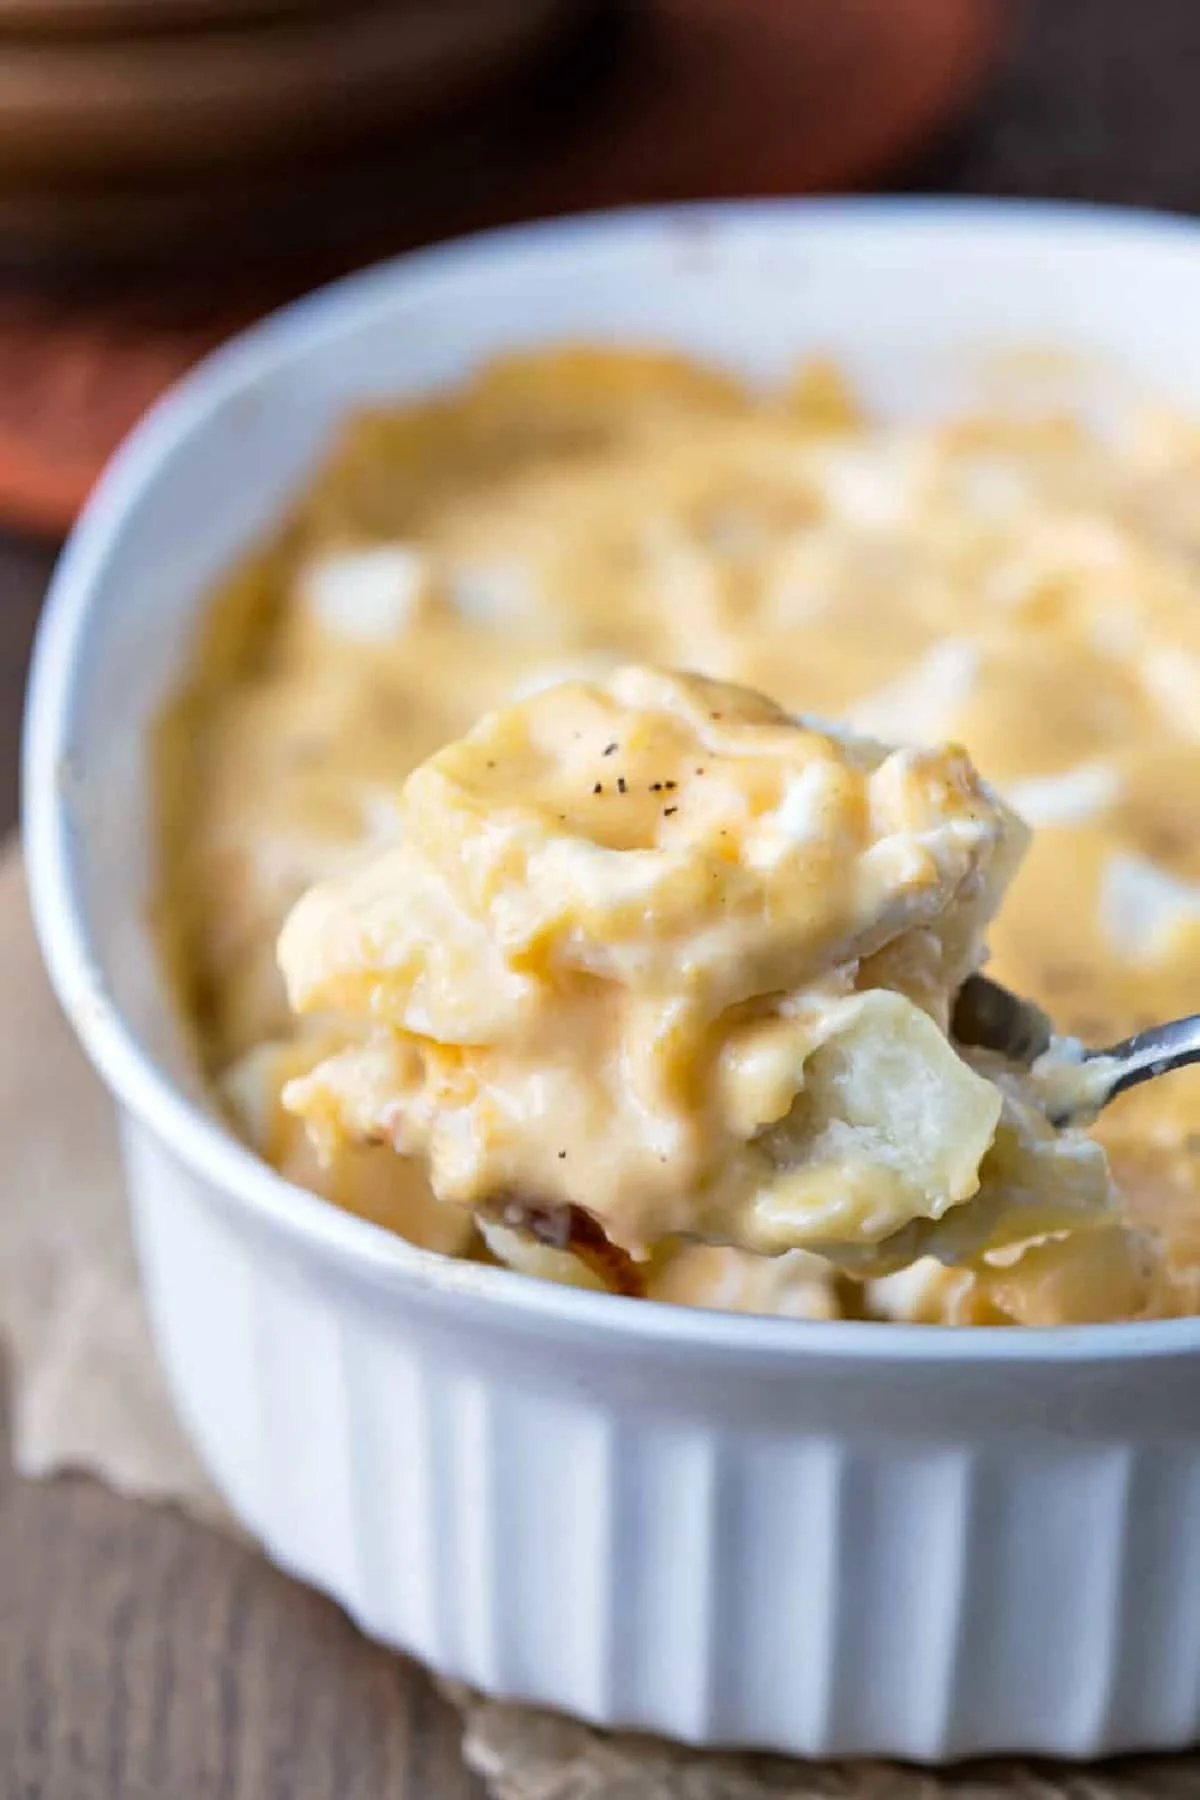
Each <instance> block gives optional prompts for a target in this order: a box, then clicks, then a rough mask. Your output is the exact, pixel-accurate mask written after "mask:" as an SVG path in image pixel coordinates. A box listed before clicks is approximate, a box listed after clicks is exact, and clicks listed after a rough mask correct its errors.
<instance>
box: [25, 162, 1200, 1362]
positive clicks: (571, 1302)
mask: <svg viewBox="0 0 1200 1800" xmlns="http://www.w3.org/2000/svg"><path fill="white" fill-rule="evenodd" d="M793 216H801V217H811V218H812V219H813V220H814V221H815V220H820V221H822V223H823V224H824V226H825V227H826V228H828V227H829V226H831V225H832V226H833V227H834V228H835V229H837V228H846V229H849V230H853V229H855V228H856V227H858V226H861V225H864V224H878V225H893V226H894V225H897V224H900V225H905V224H918V223H920V224H927V225H928V224H935V225H936V224H941V225H947V224H952V223H953V224H963V223H967V222H970V223H973V224H976V225H987V226H990V227H996V226H998V225H1001V224H1005V225H1007V224H1018V223H1019V224H1020V225H1021V226H1022V227H1024V228H1025V229H1029V228H1032V229H1033V230H1034V231H1035V233H1036V232H1038V231H1046V232H1048V233H1054V234H1056V235H1057V234H1062V233H1064V232H1065V233H1068V234H1069V233H1073V232H1080V233H1082V234H1083V235H1087V234H1088V233H1094V232H1095V231H1097V230H1102V231H1104V232H1107V233H1117V234H1119V235H1120V236H1121V237H1123V238H1126V239H1130V238H1133V239H1137V238H1138V237H1144V238H1147V239H1151V240H1154V241H1156V242H1161V241H1163V240H1164V239H1166V238H1169V237H1177V238H1179V239H1180V240H1181V241H1184V242H1188V243H1190V244H1191V245H1192V246H1193V247H1196V248H1200V225H1198V224H1197V223H1196V222H1195V221H1193V220H1190V219H1188V218H1187V217H1185V216H1181V215H1175V214H1172V213H1168V212H1159V211H1147V210H1139V209H1128V210H1127V209H1122V208H1116V207H1107V206H1101V205H1094V204H1090V203H1078V202H1070V201H1067V202H1061V201H1023V200H999V199H997V200H992V199H978V200H976V199H957V198H953V197H949V198H942V197H938V196H921V197H914V198H889V197H884V198H857V197H846V198H842V197H837V198H824V197H814V198H799V199H769V200H738V201H721V202H688V203H681V204H674V205H665V206H647V207H632V208H619V209H613V210H610V211H605V212H597V213H588V214H582V215H579V216H577V217H573V218H569V219H550V220H542V221H536V222H534V223H531V224H525V225H513V226H505V227H501V228H499V229H496V230H492V231H487V232H480V233H476V234H473V235H471V236H470V237H466V238H462V239H458V240H454V241H452V242H449V243H446V244H440V245H435V246H433V247H431V248H428V249H424V250H419V251H414V252H408V253H405V254H403V255H400V256H397V257H394V258H391V259H389V260H388V261H385V262H382V263H379V264H376V265H374V266H372V267H369V268H367V269H364V270H362V271H360V272H358V273H355V274H352V275H349V276H346V277H344V278H343V279H341V280H339V281H336V282H333V283H330V284H328V285H326V286H323V287H321V288H319V289H317V290H316V291H315V292H313V293H311V294H309V295H306V296H304V297H303V298H302V299H300V300H297V301H295V302H293V303H292V304H291V305H289V306H287V307H284V308H281V309H279V310H278V311H276V312H273V313H271V314H269V315H268V316H267V317H266V318H264V319H263V320H261V321H259V322H258V323H257V324H255V325H253V326H251V327H250V328H248V329H247V330H245V331H243V332H241V333H239V334H238V335H237V336H236V337H234V338H233V339H231V340H230V341H229V342H228V343H227V344H224V345H222V346H221V347H219V348H218V349H217V350H215V351H214V352H212V353H211V354H210V355H209V356H207V357H205V358H204V359H203V360H202V361H201V362H199V363H198V364H197V365H196V366H195V367H194V368H193V369H192V370H191V371H189V373H188V374H187V375H185V376H184V377H183V378H182V380H180V381H179V382H177V383H175V384H174V385H173V386H172V387H171V388H170V389H169V390H168V391H167V392H166V393H165V394H164V395H163V396H162V397H161V398H160V399H159V400H158V401H157V402H156V403H155V404H154V405H153V406H152V407H151V408H150V410H149V411H148V412H147V414H146V415H145V417H144V418H143V419H142V421H141V422H140V423H139V424H138V425H137V426H136V427H135V429H134V430H133V432H132V433H131V434H130V435H129V437H128V438H127V439H126V440H125V442H124V444H123V445H122V446H121V447H120V449H119V450H118V452H117V453H116V455H115V457H114V458H113V459H112V461H111V462H110V464H109V465H108V468H107V469H106V471H105V473H104V475H103V476H102V478H101V480H100V482H99V483H98V485H97V487H96V489H95V490H94V492H93V494H92V496H91V498H90V499H89V501H88V503H87V506H86V508H85V510H84V512H83V514H82V516H81V518H80V520H79V521H78V523H77V524H76V527H75V529H74V531H73V532H72V534H71V537H70V539H69V540H68V543H67V545H66V546H65V548H64V550H63V553H62V556H61V557H60V559H59V563H58V566H57V568H56V569H55V572H54V576H53V578H52V581H51V584H50V588H49V591H48V594H47V598H46V604H45V608H44V611H43V616H42V620H41V624H40V628H39V632H38V637H37V642H36V646H35V652H34V658H33V663H32V667H31V672H30V679H29V685H28V695H27V701H26V713H25V731H24V755H23V777H22V814H23V835H24V843H25V853H26V866H27V878H28V882H29V889H30V894H31V900H32V904H33V912H34V919H35V925H36V929H37V933H38V937H39V941H40V943H41V947H42V952H43V955H44V957H45V960H46V964H47V967H48V970H49V973H50V977H51V981H52V983H53V986H54V988H55V991H56V993H57V995H58V998H59V1001H60V1003H61V1005H62V1006H63V1009H64V1011H65V1012H66V1014H67V1016H68V1017H69V1019H70V1021H71V1023H72V1025H73V1027H74V1029H75V1031H76V1033H77V1035H78V1036H79V1038H80V1040H81V1042H82V1043H83V1045H84V1047H85V1049H86V1051H87V1053H88V1055H89V1057H90V1059H91V1061H92V1062H93V1064H94V1066H95V1067H96V1069H97V1071H98V1072H99V1073H100V1075H101V1076H102V1077H103V1079H104V1081H105V1083H106V1085H107V1086H108V1088H109V1089H110V1091H111V1093H112V1094H113V1095H114V1097H115V1098H116V1100H117V1101H118V1102H119V1104H120V1105H121V1106H123V1107H124V1108H125V1109H126V1110H127V1111H128V1112H129V1113H130V1114H131V1115H133V1116H134V1117H135V1118H136V1119H138V1120H139V1121H140V1122H141V1123H142V1124H143V1125H144V1126H145V1127H146V1128H147V1129H149V1130H150V1131H152V1132H153V1133H155V1134H156V1135H158V1136H159V1137H160V1138H161V1139H162V1140H163V1141H164V1142H166V1143H167V1144H169V1145H170V1147H171V1148H172V1150H173V1151H174V1153H175V1154H176V1155H177V1156H178V1157H179V1158H180V1159H181V1161H183V1162H184V1163H185V1164H186V1165H187V1166H188V1167H189V1168H190V1169H191V1170H192V1171H193V1172H194V1173H195V1174H197V1175H199V1176H200V1177H201V1178H203V1179H205V1180H207V1181H208V1182H210V1183H211V1184H212V1186H213V1187H214V1188H215V1189H217V1190H218V1191H219V1193H220V1194H221V1197H222V1199H223V1200H224V1201H225V1202H236V1203H237V1205H238V1206H240V1207H243V1208H245V1209H246V1210H247V1211H248V1212H250V1213H251V1214H253V1215H255V1216H257V1218H258V1219H260V1220H261V1221H263V1222H264V1223H266V1224H268V1225H269V1226H270V1227H271V1228H273V1229H274V1230H276V1231H278V1232H280V1233H282V1234H283V1235H284V1236H285V1237H287V1238H290V1239H292V1240H300V1241H301V1242H302V1244H303V1247H304V1248H305V1249H306V1250H308V1251H309V1252H310V1253H313V1252H315V1253H317V1254H322V1255H323V1254H332V1255H333V1256H334V1257H335V1258H336V1259H337V1260H338V1261H340V1262H342V1263H343V1264H349V1265H350V1266H352V1267H354V1268H355V1269H357V1270H358V1272H360V1273H362V1274H364V1275H367V1276H369V1277H372V1278H375V1279H379V1278H382V1279H384V1280H386V1281H389V1282H394V1281H410V1282H413V1283H416V1284H418V1285H419V1286H420V1287H421V1288H422V1289H423V1290H426V1291H435V1292H436V1291H442V1292H444V1293H446V1294H452V1293H453V1294H458V1295H462V1294H469V1295H470V1296H471V1297H472V1298H473V1299H476V1300H478V1301H479V1302H480V1303H481V1304H484V1305H486V1306H488V1307H490V1308H493V1309H497V1310H502V1311H505V1312H509V1313H511V1312H514V1311H515V1312H517V1313H519V1314H524V1315H527V1316H528V1315H540V1316H541V1317H542V1318H543V1319H545V1318H549V1319H551V1320H556V1321H560V1322H561V1323H562V1324H563V1325H564V1326H566V1327H568V1328H570V1327H585V1326H590V1327H591V1328H593V1329H597V1330H601V1331H603V1332H607V1333H609V1334H612V1335H619V1336H621V1337H624V1338H630V1337H632V1338H635V1339H637V1338H640V1339H643V1340H646V1341H648V1342H649V1341H655V1342H663V1341H666V1342H670V1343H672V1344H675V1345H680V1346H682V1345H691V1346H694V1347H695V1348H696V1349H701V1348H703V1349H705V1350H709V1351H712V1350H720V1349H721V1348H727V1349H729V1350H730V1351H734V1350H736V1351H738V1352H740V1353H742V1354H755V1353H761V1354H763V1355H764V1356H768V1355H769V1356H770V1357H771V1358H772V1359H779V1358H781V1357H783V1358H789V1359H794V1360H795V1361H797V1362H798V1363H804V1362H807V1361H809V1360H810V1359H811V1358H812V1357H817V1358H822V1357H830V1356H840V1357H848V1358H853V1359H855V1360H864V1361H868V1362H869V1361H873V1360H876V1359H882V1360H885V1361H899V1360H903V1361H906V1362H908V1361H915V1362H921V1363H936V1364H945V1365H948V1366H954V1365H957V1364H961V1363H978V1362H981V1361H984V1362H988V1361H995V1362H1003V1363H1011V1362H1016V1363H1030V1362H1049V1363H1055V1364H1062V1363H1079V1364H1081V1365H1085V1366H1086V1365H1088V1364H1092V1363H1097V1362H1101V1363H1104V1362H1109V1361H1123V1360H1133V1359H1138V1360H1141V1359H1143V1358H1146V1357H1174V1356H1177V1355H1179V1354H1180V1353H1185V1352H1191V1351H1197V1350H1200V1318H1181V1319H1164V1320H1149V1321H1122V1322H1118V1323H1111V1324H1091V1325H1071V1326H1057V1327H1047V1328H1036V1327H1029V1326H1024V1327H1015V1328H1014V1327H988V1326H972V1327H969V1328H964V1329H952V1328H947V1327H945V1326H939V1325H914V1324H898V1323H880V1322H866V1321H856V1320H829V1321H824V1320H814V1321H807V1320H805V1321H799V1320H792V1319H780V1318H776V1317H770V1316H759V1315H752V1314H739V1313H727V1312H718V1311H715V1310H710V1309H705V1308H693V1307H682V1306H668V1305H666V1304H662V1303H657V1302H653V1301H644V1300H629V1299H624V1298H622V1297H620V1296H616V1295H609V1294H597V1293H590V1292H585V1291H581V1290H579V1289H574V1288H566V1287H562V1286H559V1285H556V1284H554V1283H550V1282H545V1281H539V1280H536V1279H533V1278H531V1277H528V1276H524V1275H520V1274H517V1273H515V1272H513V1271H511V1270H507V1269H499V1268H492V1267H488V1266H484V1265H481V1264H473V1263H469V1262H465V1261H463V1260H461V1259H456V1258H453V1257H449V1256H443V1255H441V1254H439V1253H437V1252H434V1251H428V1250H422V1249H420V1248H418V1247H416V1246H414V1245H411V1244H409V1243H407V1242H405V1241H404V1240H403V1239H401V1238H398V1237H397V1236H396V1235H395V1234H393V1233H390V1232H387V1231H386V1230H384V1229H383V1228H382V1227H379V1226H376V1225H373V1224H371V1223H370V1222H368V1221H367V1220H364V1219H360V1218H358V1217H356V1216H354V1215H352V1214H349V1213H347V1212H345V1211H343V1210H341V1209H340V1208H338V1207H335V1206H334V1205H332V1204H331V1203H329V1202H327V1201H325V1200H323V1199H321V1198H320V1197H319V1196H317V1195H315V1194H312V1193H310V1192H308V1191H307V1190H304V1189H301V1188H299V1187H297V1186H295V1185H294V1184H292V1183H291V1182H289V1181H287V1180H286V1179H285V1178H284V1177H282V1176H281V1175H279V1174H278V1173H277V1172H276V1171H275V1170H273V1169H272V1168H271V1167H270V1166H269V1165H268V1164H266V1163H265V1162H263V1161H262V1160H261V1159H260V1158H259V1157H257V1156H256V1155H255V1154H254V1153H253V1152H252V1151H251V1150H249V1149H248V1148H247V1147H246V1146H245V1145H243V1144H242V1143H240V1142H239V1141H238V1140H237V1139H236V1138H235V1137H234V1136H233V1134H232V1133H231V1132H230V1131H228V1130H227V1129H226V1128H225V1127H224V1126H222V1125H221V1124H220V1123H219V1121H218V1120H217V1119H216V1118H214V1117H212V1116H210V1115H208V1114H207V1113H206V1112H205V1111H204V1110H203V1109H202V1108H201V1107H200V1106H199V1105H197V1104H195V1103H194V1102H193V1101H191V1100H190V1099H189V1098H188V1097H187V1096H186V1095H185V1094H184V1093H183V1092H182V1090H181V1089H180V1088H179V1087H178V1086H177V1084H176V1083H175V1082H174V1081H173V1080H172V1079H171V1078H170V1077H169V1076H168V1075H167V1074H166V1072H165V1071H164V1070H162V1069H161V1068H160V1067H159V1066H158V1065H157V1064H156V1063H155V1062H154V1060H153V1059H152V1058H151V1057H150V1056H149V1054H148V1053H147V1052H146V1051H145V1050H144V1048H143V1047H142V1045H141V1043H140V1042H139V1040H138V1038H137V1035H136V1033H135V1032H134V1030H133V1028H132V1026H131V1025H130V1024H129V1023H128V1022H127V1021H126V1020H125V1018H124V1017H123V1015H122V1013H121V1011H120V1009H119V1008H118V1007H117V1006H116V1004H115V1002H114V1001H113V999H112V997H111V996H110V995H109V994H108V993H107V991H106V986H105V983H104V979H103V975H102V973H101V969H100V965H99V962H98V960H97V958H96V956H95V954H94V951H93V948H92V944H91V939H90V933H89V930H88V927H87V923H86V909H85V907H84V904H83V895H82V894H81V891H80V883H79V881H78V879H77V871H76V870H75V867H74V859H73V856H72V835H73V834H72V830H71V824H70V816H69V808H68V807H67V805H66V804H65V801H64V790H66V789H67V788H68V787H69V783H70V773H71V771H70V765H69V742H70V720H71V716H72V712H73V706H74V701H75V699H76V696H77V692H78V689H79V686H80V683H81V680H82V679H83V676H82V673H81V671H82V667H83V664H84V661H85V659H84V658H83V657H82V656H81V655H80V648H81V646H82V645H83V644H84V643H85V642H86V639H87V634H88V630H89V627H90V625H91V622H92V618H93V609H92V606H91V600H92V596H93V592H94V590H95V588H96V585H97V578H98V575H99V573H100V571H101V569H102V568H103V566H104V563H105V561H106V559H107V557H108V556H109V554H110V553H111V551H112V549H113V546H114V545H115V544H116V542H117V541H118V539H119V537H120V534H121V532H122V530H123V529H124V527H125V523H126V521H127V519H128V518H129V517H130V516H131V514H132V513H133V512H134V511H135V510H136V508H137V506H138V505H139V503H140V501H141V499H142V496H143V493H144V491H145V490H146V489H147V488H149V487H150V486H151V485H152V483H153V480H154V478H155V475H156V473H157V471H158V470H159V468H160V467H161V466H162V464H163V463H164V462H165V461H167V460H168V459H169V457H170V455H171V454H172V453H173V451H174V450H175V449H176V448H177V446H178V445H179V444H180V443H181V442H183V441H184V440H185V439H186V438H187V437H188V436H189V435H190V434H191V433H192V432H193V431H195V430H196V429H198V428H200V427H202V426H203V424H204V423H205V421H206V420H207V419H208V418H209V417H210V416H211V415H212V414H213V413H214V412H215V411H216V410H217V409H218V408H219V407H220V406H221V405H222V404H224V403H225V402H226V401H227V400H228V399H229V398H231V397H232V396H233V395H234V394H236V393H237V392H238V390H239V389H240V387H241V386H242V385H243V384H244V383H245V382H246V381H247V379H248V378H251V377H253V378H258V377H259V376H261V375H262V373H263V372H264V369H266V368H268V367H269V366H270V365H271V364H272V363H273V362H286V361H287V359H288V357H289V355H290V354H292V353H293V351H294V350H295V349H296V348H297V347H298V346H299V345H300V344H310V343H311V342H312V341H313V340H314V338H319V337H320V336H321V335H322V333H323V331H325V332H331V333H332V334H334V335H338V334H340V333H341V332H342V331H344V330H345V329H346V328H347V324H348V320H347V318H346V315H345V308H346V305H347V303H349V304H350V306H351V308H352V309H356V310H357V311H358V313H359V315H360V316H367V315H369V313H370V311H371V310H372V308H373V306H375V305H378V304H379V303H380V301H381V300H382V302H383V303H384V304H385V305H386V304H387V303H388V299H389V295H390V290H391V287H392V284H393V283H394V282H395V281H396V279H397V278H398V277H399V278H402V279H404V280H405V282H406V283H408V282H410V281H411V280H412V279H413V278H416V280H417V281H418V282H419V281H421V280H423V279H424V280H429V279H430V278H432V280H433V281H434V282H435V283H436V280H437V278H438V277H439V276H445V277H448V278H450V279H451V280H453V279H455V278H456V277H457V276H458V275H459V274H460V273H461V272H462V271H463V270H464V269H469V268H470V266H471V264H472V263H473V262H475V261H476V260H483V261H488V260H490V259H491V258H492V257H493V256H494V255H495V254H496V253H497V252H498V251H504V250H514V249H515V250H532V251H534V252H535V253H536V252H537V251H539V250H541V251H546V250H549V251H550V253H551V254H559V253H561V252H562V250H564V249H566V248H569V247H570V246H571V245H572V244H574V243H578V242H580V241H582V242H584V243H589V242H596V241H597V240H603V239H606V238H613V237H615V238H620V237H621V236H625V235H629V234H636V233H638V232H643V233H646V234H651V235H657V234H661V233H662V232H663V231H664V229H666V230H670V229H671V228H672V226H674V227H676V228H677V229H682V230H685V231H689V232H690V231H695V230H696V228H697V227H703V225H704V223H705V221H708V220H712V221H714V222H715V221H720V222H722V223H726V224H728V223H730V222H732V223H735V224H737V223H746V224H762V223H768V222H770V221H773V220H776V219H779V218H789V217H793Z"/></svg>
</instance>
